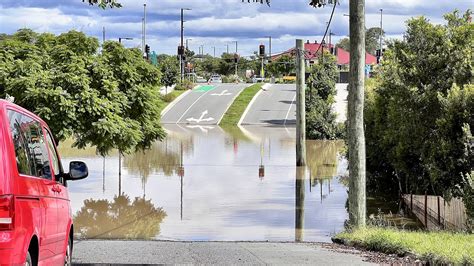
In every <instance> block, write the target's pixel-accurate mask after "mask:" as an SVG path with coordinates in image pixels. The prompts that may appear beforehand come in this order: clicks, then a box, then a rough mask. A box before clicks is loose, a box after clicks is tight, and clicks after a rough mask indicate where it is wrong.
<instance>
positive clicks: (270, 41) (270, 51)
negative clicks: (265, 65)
mask: <svg viewBox="0 0 474 266" xmlns="http://www.w3.org/2000/svg"><path fill="white" fill-rule="evenodd" d="M265 38H268V42H269V46H268V54H269V56H268V57H269V59H270V61H271V60H272V36H265Z"/></svg>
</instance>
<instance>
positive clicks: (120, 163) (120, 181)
mask: <svg viewBox="0 0 474 266" xmlns="http://www.w3.org/2000/svg"><path fill="white" fill-rule="evenodd" d="M120 195H122V152H121V151H120V150H119V196H120Z"/></svg>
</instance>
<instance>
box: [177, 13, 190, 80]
mask: <svg viewBox="0 0 474 266" xmlns="http://www.w3.org/2000/svg"><path fill="white" fill-rule="evenodd" d="M184 10H191V9H189V8H181V46H180V47H184ZM179 66H180V71H181V82H183V79H184V62H183V55H182V54H181V55H179Z"/></svg>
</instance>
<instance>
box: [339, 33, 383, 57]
mask: <svg viewBox="0 0 474 266" xmlns="http://www.w3.org/2000/svg"><path fill="white" fill-rule="evenodd" d="M384 35H385V31H382V36H384ZM379 46H380V27H373V28H370V29H367V30H366V31H365V50H366V52H367V53H370V54H373V55H375V51H376V50H377V49H379ZM336 47H338V48H341V49H343V50H346V51H350V39H349V38H348V37H344V38H342V39H340V40H339V42H338V43H337V44H336Z"/></svg>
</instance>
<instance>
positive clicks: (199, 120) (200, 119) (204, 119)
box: [186, 110, 214, 124]
mask: <svg viewBox="0 0 474 266" xmlns="http://www.w3.org/2000/svg"><path fill="white" fill-rule="evenodd" d="M208 113H209V111H208V110H206V111H204V112H202V114H201V117H199V118H194V117H191V118H188V119H186V120H187V121H188V122H196V123H198V124H199V123H201V122H211V121H213V120H214V118H212V117H208V118H204V117H205V116H206V115H207V114H208Z"/></svg>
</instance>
